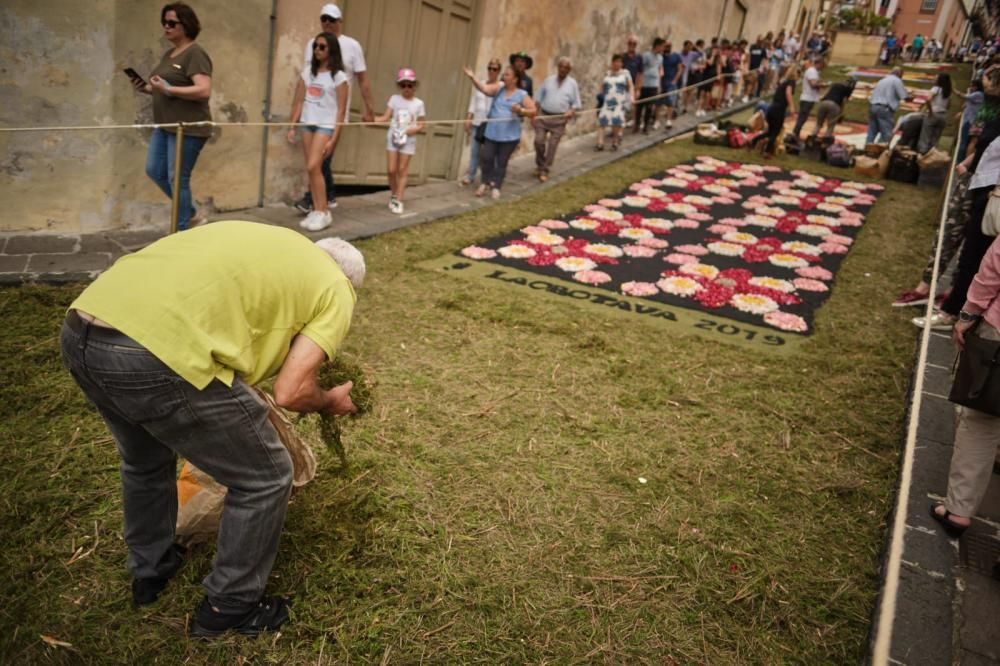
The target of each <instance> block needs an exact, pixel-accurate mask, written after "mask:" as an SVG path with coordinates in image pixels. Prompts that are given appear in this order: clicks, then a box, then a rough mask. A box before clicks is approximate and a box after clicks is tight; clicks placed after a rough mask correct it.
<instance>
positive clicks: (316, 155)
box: [302, 130, 327, 212]
mask: <svg viewBox="0 0 1000 666" xmlns="http://www.w3.org/2000/svg"><path fill="white" fill-rule="evenodd" d="M326 141H327V136H326V135H325V134H323V133H321V132H310V131H308V130H306V131H304V132H302V152H303V153H304V154H305V158H306V173H307V174H308V175H309V192H310V194H312V200H313V203H312V205H313V210H317V211H321V212H322V211H325V210H326V181H325V180H324V179H323V149H324V148H325V147H326Z"/></svg>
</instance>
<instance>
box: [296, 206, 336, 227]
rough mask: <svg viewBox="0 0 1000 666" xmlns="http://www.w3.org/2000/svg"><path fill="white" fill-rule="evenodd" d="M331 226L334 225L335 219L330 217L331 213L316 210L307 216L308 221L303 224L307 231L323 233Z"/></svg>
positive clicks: (303, 221) (305, 220)
mask: <svg viewBox="0 0 1000 666" xmlns="http://www.w3.org/2000/svg"><path fill="white" fill-rule="evenodd" d="M331 224H333V218H332V217H331V216H330V212H329V211H325V210H314V211H313V212H311V213H309V214H308V215H306V219H304V220H302V222H301V226H302V228H303V229H305V230H307V231H322V230H323V229H326V228H327V227H328V226H330V225H331Z"/></svg>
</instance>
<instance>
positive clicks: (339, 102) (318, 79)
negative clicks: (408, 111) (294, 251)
mask: <svg viewBox="0 0 1000 666" xmlns="http://www.w3.org/2000/svg"><path fill="white" fill-rule="evenodd" d="M312 44H313V57H312V62H311V63H310V65H309V67H306V68H305V69H304V70H303V71H302V78H301V79H299V82H298V85H297V86H296V87H295V102H294V104H293V106H292V117H291V120H292V122H293V123H298V122H303V123H308V124H307V125H306V126H305V127H303V128H302V152H303V154H304V155H305V159H306V171H307V172H308V174H309V191H310V193H311V194H312V201H313V210H312V212H311V213H309V214H308V215H306V217H305V219H304V220H302V221H301V222H300V223H299V226H301V227H302V228H303V229H306V230H308V231H320V230H322V229H325V228H327V227H328V226H330V224H331V223H332V219H331V218H330V211H328V210H327V204H326V183H325V182H324V180H323V172H322V166H323V160H324V159H326V158H327V157H328V156H329V155H332V154H333V150H334V148H336V146H337V139H339V138H340V129H341V125H342V124H343V122H344V116H345V114H346V113H347V76H346V75H345V74H344V64H343V61H342V60H341V57H340V44H339V43H338V41H337V38H336V37H335V36H334V35H332V34H329V33H326V32H323V33H320V34H318V35H316V37H315V38H314V39H313V41H312ZM287 138H288V143H292V144H294V143H295V127H291V128H290V129H289V130H288V137H287Z"/></svg>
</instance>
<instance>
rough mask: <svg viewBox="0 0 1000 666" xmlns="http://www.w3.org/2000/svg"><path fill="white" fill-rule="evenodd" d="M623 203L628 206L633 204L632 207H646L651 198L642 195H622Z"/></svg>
mask: <svg viewBox="0 0 1000 666" xmlns="http://www.w3.org/2000/svg"><path fill="white" fill-rule="evenodd" d="M622 203H623V204H625V205H626V206H631V207H632V208H645V207H646V206H648V205H649V199H648V198H646V197H640V196H635V195H633V196H628V197H622Z"/></svg>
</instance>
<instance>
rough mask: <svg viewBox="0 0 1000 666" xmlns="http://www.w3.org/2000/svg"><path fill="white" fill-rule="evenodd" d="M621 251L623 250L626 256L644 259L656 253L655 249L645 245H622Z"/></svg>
mask: <svg viewBox="0 0 1000 666" xmlns="http://www.w3.org/2000/svg"><path fill="white" fill-rule="evenodd" d="M642 240H646V239H642ZM622 251H623V252H625V254H627V255H628V256H630V257H633V258H636V259H646V258H649V257H655V256H656V253H657V251H656V249H654V248H651V247H646V246H645V245H623V246H622Z"/></svg>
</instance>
